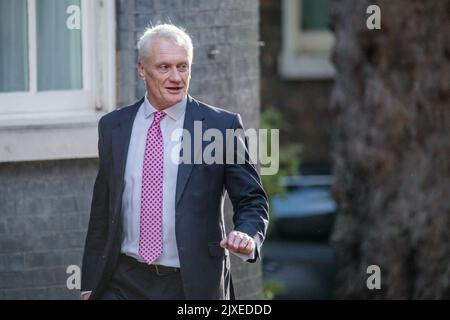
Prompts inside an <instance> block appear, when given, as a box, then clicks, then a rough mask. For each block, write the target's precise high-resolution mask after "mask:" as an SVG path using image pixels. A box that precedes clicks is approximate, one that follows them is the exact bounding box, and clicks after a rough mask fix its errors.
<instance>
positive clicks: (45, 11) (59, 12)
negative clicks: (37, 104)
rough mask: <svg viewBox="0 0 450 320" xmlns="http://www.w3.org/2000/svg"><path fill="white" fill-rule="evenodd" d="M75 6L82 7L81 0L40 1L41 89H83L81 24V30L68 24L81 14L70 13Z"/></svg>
mask: <svg viewBox="0 0 450 320" xmlns="http://www.w3.org/2000/svg"><path fill="white" fill-rule="evenodd" d="M71 5H76V6H78V8H81V6H80V0H39V1H36V11H37V61H38V65H37V74H38V90H39V91H47V90H79V89H82V86H83V83H82V74H83V73H82V61H81V52H82V51H81V23H80V28H79V29H77V28H75V29H69V28H68V27H67V24H66V22H67V20H68V19H69V20H71V19H72V18H71V17H74V19H77V18H78V19H81V13H80V15H79V16H78V17H77V16H76V13H75V15H72V14H68V13H67V12H66V11H67V8H68V7H69V6H71ZM71 21H74V20H71Z"/></svg>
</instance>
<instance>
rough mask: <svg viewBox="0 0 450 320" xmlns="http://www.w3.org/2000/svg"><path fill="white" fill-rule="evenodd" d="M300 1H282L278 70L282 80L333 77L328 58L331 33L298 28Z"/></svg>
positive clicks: (332, 39)
mask: <svg viewBox="0 0 450 320" xmlns="http://www.w3.org/2000/svg"><path fill="white" fill-rule="evenodd" d="M301 1H302V0H283V1H282V23H283V24H282V52H281V54H280V56H279V60H278V67H279V73H280V75H281V77H282V78H284V79H300V80H308V79H332V78H333V77H334V74H335V70H334V67H333V65H332V63H331V61H330V54H331V50H332V47H333V44H334V36H333V34H332V33H331V32H330V31H305V30H302V29H301V27H300V26H301V16H302V14H301Z"/></svg>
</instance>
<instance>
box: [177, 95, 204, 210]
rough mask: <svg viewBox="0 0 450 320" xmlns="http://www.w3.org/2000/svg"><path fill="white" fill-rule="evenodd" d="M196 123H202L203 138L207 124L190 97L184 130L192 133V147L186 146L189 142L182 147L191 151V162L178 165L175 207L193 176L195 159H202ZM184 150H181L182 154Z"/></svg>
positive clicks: (183, 143)
mask: <svg viewBox="0 0 450 320" xmlns="http://www.w3.org/2000/svg"><path fill="white" fill-rule="evenodd" d="M194 121H201V122H202V137H203V133H204V131H205V130H206V129H207V127H206V122H205V121H204V115H203V114H202V112H201V111H200V108H199V106H198V103H197V102H196V101H195V100H194V99H193V98H192V97H191V96H188V100H187V104H186V114H185V117H184V125H183V129H185V130H187V131H188V132H189V133H190V137H191V143H190V145H188V144H185V142H187V141H185V140H183V141H182V144H181V146H182V150H183V149H186V148H190V149H191V161H190V163H180V164H179V165H178V176H177V188H176V193H175V207H176V206H177V205H178V202H179V201H180V199H181V195H182V194H183V192H184V189H185V187H186V184H187V182H188V180H189V177H190V175H191V172H192V169H193V168H194V159H196V158H197V157H201V152H202V151H203V142H202V146H201V148H200V150H194V145H195V143H194V139H195V138H197V139H199V137H194ZM182 150H180V152H181V151H182ZM195 151H197V153H194V152H195ZM199 153H200V154H199Z"/></svg>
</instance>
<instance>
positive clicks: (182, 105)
mask: <svg viewBox="0 0 450 320" xmlns="http://www.w3.org/2000/svg"><path fill="white" fill-rule="evenodd" d="M186 103H187V95H186V96H184V98H183V100H181V101H180V102H178V103H176V104H174V105H173V106H171V107H169V108H166V109H164V110H163V111H164V112H165V113H166V114H167V115H168V116H169V117H171V118H172V119H173V120H175V121H176V120H178V119H179V118H180V117H181V116H182V115H183V113H184V112H185V111H186ZM143 104H144V116H145V118H148V117H150V116H151V115H152V114H153V113H154V112H157V111H158V110H157V109H156V108H155V107H153V106H152V104H151V103H150V101H148V97H147V92H146V93H145V99H144V103H143Z"/></svg>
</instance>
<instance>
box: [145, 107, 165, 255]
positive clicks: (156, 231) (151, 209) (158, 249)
mask: <svg viewBox="0 0 450 320" xmlns="http://www.w3.org/2000/svg"><path fill="white" fill-rule="evenodd" d="M165 115H166V114H165V113H164V112H162V111H157V112H155V113H153V123H152V125H151V126H150V128H149V129H148V132H147V142H146V144H145V154H144V166H143V169H142V190H141V217H140V235H139V255H140V256H141V257H142V258H143V259H144V260H145V261H146V262H147V263H148V264H151V263H152V262H154V261H155V260H156V259H157V258H158V257H159V256H160V255H161V253H162V209H163V168H164V167H163V165H164V145H163V138H162V133H161V127H160V122H161V119H162V118H163V117H164V116H165Z"/></svg>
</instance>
